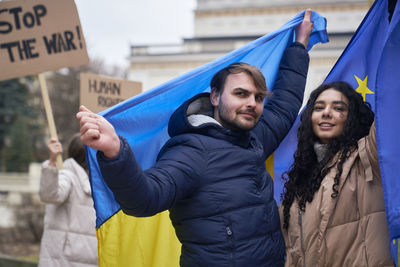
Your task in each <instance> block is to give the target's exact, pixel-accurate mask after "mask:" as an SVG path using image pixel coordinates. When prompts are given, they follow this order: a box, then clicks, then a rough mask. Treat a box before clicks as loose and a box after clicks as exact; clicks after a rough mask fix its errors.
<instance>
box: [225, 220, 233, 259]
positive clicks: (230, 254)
mask: <svg viewBox="0 0 400 267" xmlns="http://www.w3.org/2000/svg"><path fill="white" fill-rule="evenodd" d="M226 234H227V235H228V241H229V246H230V248H231V250H230V251H229V261H230V263H231V264H230V266H234V264H233V242H232V230H231V228H230V227H229V226H227V227H226Z"/></svg>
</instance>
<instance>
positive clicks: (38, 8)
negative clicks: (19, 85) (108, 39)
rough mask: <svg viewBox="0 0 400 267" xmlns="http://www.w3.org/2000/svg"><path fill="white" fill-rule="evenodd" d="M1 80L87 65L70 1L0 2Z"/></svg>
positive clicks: (26, 0)
mask: <svg viewBox="0 0 400 267" xmlns="http://www.w3.org/2000/svg"><path fill="white" fill-rule="evenodd" d="M0 62H1V64H0V80H7V79H11V78H16V77H21V76H26V75H32V74H38V73H41V72H44V71H49V70H55V69H59V68H62V67H72V66H77V65H82V64H87V63H88V62H89V58H88V55H87V51H86V44H85V40H84V38H83V33H82V28H81V25H80V22H79V16H78V12H77V9H76V6H75V3H74V1H73V0H15V1H14V0H13V1H2V2H0Z"/></svg>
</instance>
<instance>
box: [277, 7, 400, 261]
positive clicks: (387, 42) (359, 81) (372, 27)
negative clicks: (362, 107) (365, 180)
mask: <svg viewBox="0 0 400 267" xmlns="http://www.w3.org/2000/svg"><path fill="white" fill-rule="evenodd" d="M399 12H400V9H399V3H397V5H396V7H395V9H394V12H393V16H392V17H391V21H390V23H389V12H388V0H376V1H375V2H374V4H373V5H372V6H371V8H370V10H369V11H368V13H367V15H366V16H365V18H364V19H363V21H362V22H361V24H360V26H359V27H358V29H357V31H356V32H355V33H354V35H353V37H352V38H351V40H350V42H349V44H348V45H347V47H346V49H345V50H344V52H343V53H342V55H341V56H340V58H339V59H338V61H337V62H336V64H335V66H334V67H333V68H332V70H331V72H330V73H329V75H328V76H327V78H326V80H325V82H326V83H328V82H333V81H346V82H348V83H349V84H351V85H352V86H353V87H354V89H355V90H356V91H357V92H359V93H360V94H361V95H362V96H363V98H364V101H367V102H369V103H370V104H371V106H372V109H373V110H374V112H375V120H376V131H377V147H378V157H379V165H380V171H381V176H382V184H383V192H384V200H385V209H386V217H387V221H388V227H389V235H390V239H391V249H392V256H393V259H394V261H395V262H396V265H397V264H398V238H399V237H400V194H399V192H400V180H399V179H398V174H399V173H400V164H399V163H398V161H399V159H400V139H399V138H398V137H397V136H398V133H399V132H400V124H399V123H398V121H399V119H398V117H397V116H398V114H400V105H399V103H398V101H399V100H400V83H399V82H398V80H397V79H398V76H397V73H399V71H400V23H399V20H400V14H399ZM299 124H300V121H299V118H297V121H296V123H295V125H294V126H293V127H292V129H291V131H290V133H289V134H288V135H287V136H286V138H285V140H284V141H283V142H282V144H281V146H280V147H279V148H278V149H277V151H276V152H275V173H276V178H275V181H276V182H275V198H276V200H277V201H279V199H280V194H281V192H282V188H283V185H282V179H281V175H282V173H283V172H284V171H286V170H288V169H289V167H290V164H291V163H292V162H293V154H294V151H295V149H296V145H297V128H298V126H299Z"/></svg>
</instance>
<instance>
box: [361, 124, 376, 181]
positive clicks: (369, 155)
mask: <svg viewBox="0 0 400 267" xmlns="http://www.w3.org/2000/svg"><path fill="white" fill-rule="evenodd" d="M358 153H359V155H360V160H361V163H362V165H363V167H364V171H365V180H366V181H372V180H373V179H374V178H375V179H378V180H381V175H380V170H379V161H378V151H377V147H376V129H375V121H374V122H373V123H372V126H371V129H370V131H369V134H368V135H367V136H366V137H364V138H361V139H360V140H359V141H358Z"/></svg>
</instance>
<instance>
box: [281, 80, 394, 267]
mask: <svg viewBox="0 0 400 267" xmlns="http://www.w3.org/2000/svg"><path fill="white" fill-rule="evenodd" d="M373 121H374V114H373V112H372V110H371V109H370V105H369V104H368V103H364V102H363V99H362V97H361V95H359V94H358V93H356V92H355V91H354V89H353V88H352V87H351V86H350V85H349V84H347V83H345V82H333V83H329V84H323V85H321V86H320V87H318V88H317V89H316V90H314V91H313V92H312V93H311V96H310V99H309V100H308V103H307V107H306V108H305V110H304V112H303V114H302V115H301V125H300V127H299V131H298V145H297V151H296V153H295V156H294V163H293V165H292V167H291V169H289V171H287V172H286V173H285V174H284V179H285V180H286V183H285V188H284V194H283V199H282V207H281V208H280V215H281V223H282V232H283V235H284V238H285V243H286V266H393V261H392V259H391V256H390V251H389V236H388V229H387V223H386V215H385V207H384V200H383V192H382V182H381V176H380V173H379V165H378V160H377V149H376V136H375V124H374V123H373ZM349 251H350V252H351V253H349ZM306 256H307V257H306Z"/></svg>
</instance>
